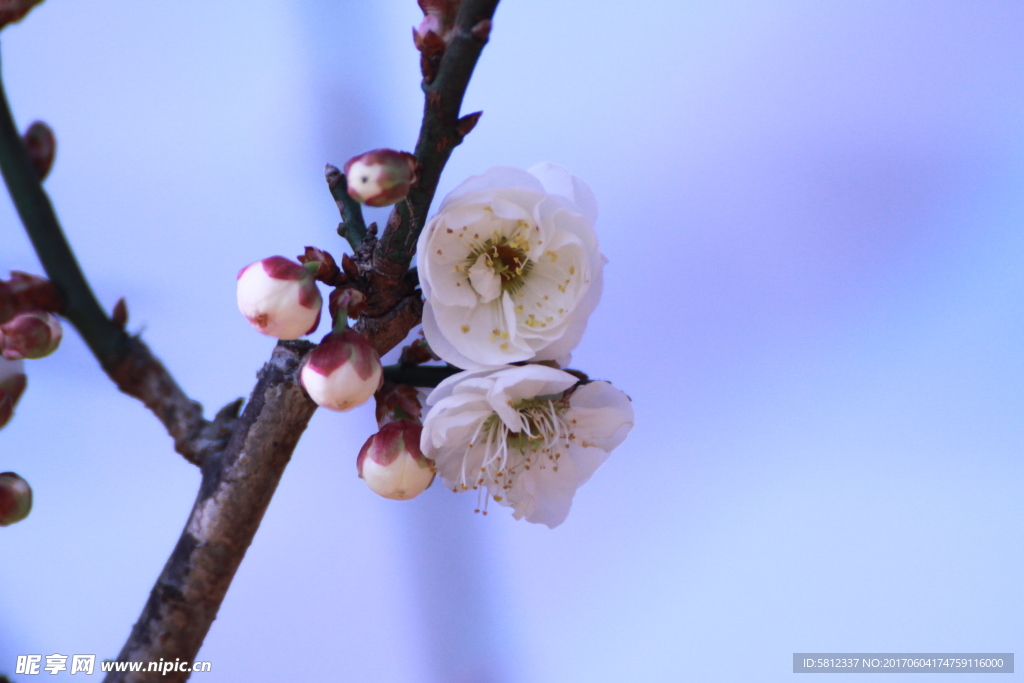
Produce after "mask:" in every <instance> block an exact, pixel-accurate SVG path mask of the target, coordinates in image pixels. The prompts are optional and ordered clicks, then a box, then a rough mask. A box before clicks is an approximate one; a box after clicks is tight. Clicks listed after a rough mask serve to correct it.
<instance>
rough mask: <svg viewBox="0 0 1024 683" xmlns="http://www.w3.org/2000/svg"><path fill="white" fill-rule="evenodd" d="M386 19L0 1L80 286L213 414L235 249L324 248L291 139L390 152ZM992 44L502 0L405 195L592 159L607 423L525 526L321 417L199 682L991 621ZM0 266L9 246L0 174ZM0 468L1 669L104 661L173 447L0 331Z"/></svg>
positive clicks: (163, 526)
mask: <svg viewBox="0 0 1024 683" xmlns="http://www.w3.org/2000/svg"><path fill="white" fill-rule="evenodd" d="M418 19H419V10H418V9H417V7H416V4H415V2H413V0H403V1H402V2H398V1H397V0H395V1H392V0H389V1H386V2H378V3H357V2H353V1H346V2H338V1H329V0H302V1H300V0H266V1H263V2H255V3H253V2H246V3H243V2H240V1H239V0H223V1H222V2H218V3H201V2H197V1H195V0H184V1H183V2H178V3H173V4H171V3H138V2H132V1H129V0H111V1H110V2H106V3H84V2H80V3H72V2H67V1H64V0H48V1H47V2H46V3H44V4H43V5H42V6H40V7H39V8H38V9H37V10H35V11H34V12H33V13H32V14H31V15H30V16H29V17H28V19H27V20H26V21H24V22H23V23H22V24H20V25H17V26H14V27H11V28H8V29H6V30H5V31H4V32H3V36H2V39H0V45H2V57H3V71H4V78H5V81H6V83H7V88H8V96H9V98H10V100H11V102H12V106H13V109H14V113H15V116H16V119H17V121H18V123H19V125H20V126H21V127H22V128H24V127H26V126H27V125H28V124H29V123H30V122H31V121H32V120H34V119H36V118H41V119H44V120H46V121H47V122H48V123H50V124H51V125H52V127H53V128H54V130H55V131H56V134H57V139H58V152H57V161H56V165H55V167H54V170H53V172H52V174H51V177H50V178H49V180H48V181H47V188H48V190H49V191H50V193H51V196H52V198H53V201H54V204H55V205H56V208H57V210H58V212H59V215H60V216H61V219H62V221H63V224H64V226H65V229H66V232H67V234H68V236H69V238H70V240H71V242H72V244H73V245H74V247H75V249H76V251H77V253H78V256H79V259H80V260H81V262H82V265H83V267H84V269H85V271H86V273H87V274H88V275H89V277H90V279H91V281H92V283H93V285H94V288H95V290H96V292H97V294H98V296H99V298H100V299H101V301H102V302H103V304H104V305H105V306H106V307H108V308H109V307H112V306H113V304H114V302H115V301H116V300H117V299H118V297H120V296H125V297H126V299H127V301H128V308H129V312H130V316H131V317H130V322H129V328H130V329H131V330H133V331H139V330H141V331H142V332H143V336H144V338H145V339H146V340H147V342H148V343H149V344H150V346H151V347H152V349H153V350H154V351H155V352H156V353H157V354H158V355H159V356H160V357H161V358H162V359H163V360H164V361H165V363H166V364H167V365H168V367H169V368H170V369H171V370H172V372H173V373H174V374H175V375H176V377H177V378H178V380H179V382H180V383H181V384H182V385H183V386H184V387H185V389H186V390H187V391H188V392H189V393H190V394H191V395H192V396H193V397H194V398H196V399H198V400H200V401H202V402H203V404H204V405H205V406H206V407H207V409H208V410H210V411H212V410H214V409H216V408H217V407H219V406H221V405H223V404H224V403H226V402H228V401H230V400H233V399H234V398H236V397H238V396H243V395H248V392H249V390H250V389H251V387H252V384H253V382H254V375H255V372H256V370H257V369H258V368H259V367H260V365H261V364H262V363H263V362H264V361H265V360H266V358H267V357H268V356H269V353H270V349H271V347H272V345H273V341H272V340H270V339H267V338H264V337H261V336H259V335H257V334H255V333H253V332H252V331H251V330H250V329H249V327H248V325H247V324H246V322H245V321H244V320H243V319H242V317H241V316H240V315H239V314H238V312H237V309H236V307H235V294H234V276H235V273H236V272H237V270H238V269H239V268H240V267H241V266H243V265H245V264H247V263H250V262H252V261H254V260H256V259H259V258H262V257H264V256H269V255H272V254H283V255H286V256H294V255H296V254H298V253H300V252H301V251H302V248H303V247H304V246H306V245H307V244H312V245H317V246H320V247H322V248H325V249H328V250H330V251H332V252H334V253H335V255H340V252H342V251H343V250H344V243H343V242H342V241H341V240H340V238H338V237H337V236H336V235H335V234H334V227H335V225H336V224H337V221H338V218H337V213H336V210H335V207H334V205H333V202H332V200H331V199H330V196H329V194H328V192H327V189H326V187H325V184H324V182H323V176H322V169H323V164H324V163H325V162H328V161H329V162H332V163H335V164H338V165H340V164H342V163H344V161H345V160H346V159H347V158H348V157H350V156H352V155H354V154H356V153H359V152H361V151H365V150H367V149H371V148H374V147H382V146H388V147H394V148H399V149H409V148H411V147H412V146H413V144H414V142H415V137H416V132H417V130H418V126H419V117H420V112H421V107H422V102H421V93H420V91H419V87H418V83H419V74H418V67H417V54H416V52H415V51H414V49H413V47H412V41H411V38H410V30H409V27H410V26H412V25H414V24H415V23H417V22H418ZM1021 64H1024V6H1022V5H1021V4H1020V3H1017V2H1009V1H1007V2H997V1H985V2H976V3H961V2H943V1H941V0H929V1H928V2H925V1H923V0H921V1H916V2H915V1H910V0H906V1H901V2H891V1H889V0H885V1H877V2H872V1H868V0H858V1H857V2H831V3H818V2H809V1H808V2H797V1H795V0H787V1H786V2H778V3H758V2H723V1H720V0H719V1H715V2H710V1H707V2H679V3H676V2H659V3H648V4H646V5H635V6H629V5H623V4H622V3H613V2H603V1H597V2H587V3H582V2H579V3H570V2H563V3H550V2H543V1H542V0H507V1H506V2H505V3H503V4H502V6H500V7H499V9H498V13H497V16H496V18H495V27H494V30H493V32H492V40H491V43H490V45H489V46H488V47H487V48H486V50H485V51H484V54H483V58H482V60H481V62H480V64H479V67H478V69H477V72H476V74H475V76H474V79H473V82H472V84H471V86H470V90H469V93H468V94H467V98H466V103H465V109H464V111H466V112H469V111H475V110H479V109H482V110H483V111H484V116H483V118H482V119H481V122H480V124H479V125H478V127H477V129H476V130H474V131H473V133H472V134H471V135H470V136H469V137H468V138H467V140H466V142H465V143H464V145H463V146H462V147H461V148H459V149H458V150H456V152H455V154H454V156H453V158H452V161H451V163H450V164H449V166H448V169H447V171H446V173H445V176H444V178H443V180H442V185H441V188H440V193H439V197H440V196H443V194H444V193H445V192H447V191H448V190H450V189H451V188H453V187H454V186H455V185H457V184H458V183H459V182H461V181H462V180H463V179H464V178H465V177H467V176H468V175H471V174H475V173H480V172H482V171H484V170H486V169H487V168H488V167H490V166H493V165H513V166H521V167H528V166H530V165H532V164H533V163H535V162H537V161H541V160H547V161H552V162H554V163H558V164H561V165H563V166H565V167H566V168H568V169H570V170H571V171H573V172H574V173H576V174H577V175H579V176H581V177H582V178H584V179H585V180H587V181H588V182H589V183H590V184H591V185H592V187H593V189H594V191H595V193H596V195H597V198H598V201H599V204H600V209H601V218H600V220H599V224H598V228H597V229H598V234H599V236H600V239H601V241H602V247H603V250H604V252H605V253H606V254H607V256H608V257H609V259H610V263H609V265H608V266H607V268H606V271H605V272H606V291H605V295H604V299H603V301H602V304H601V305H600V306H599V307H598V309H597V311H596V312H595V313H594V315H593V317H592V318H591V322H590V327H589V331H588V333H587V335H586V336H585V337H584V340H583V342H582V343H581V345H580V347H579V348H578V350H577V352H576V354H575V358H574V366H576V367H579V368H581V369H583V370H585V371H587V372H589V373H590V374H591V375H593V376H596V377H600V378H606V379H609V380H611V381H613V382H614V383H615V384H616V386H618V387H620V388H621V389H623V390H624V391H625V392H627V393H628V394H630V396H631V397H632V398H633V400H634V406H635V408H636V414H637V424H636V427H635V429H634V430H633V433H632V434H631V436H630V437H629V439H627V441H626V442H625V443H624V444H623V445H622V446H621V447H620V448H619V449H618V450H617V451H616V452H615V453H614V454H613V455H612V457H611V458H610V459H609V461H608V462H607V464H605V465H604V466H603V467H602V468H601V469H600V470H599V471H598V472H597V474H596V475H595V476H594V478H593V479H592V480H591V482H590V483H588V484H587V485H586V486H585V487H584V488H583V489H581V490H580V492H579V494H578V495H577V497H576V502H575V506H574V508H573V511H572V512H571V514H570V516H569V519H568V521H567V522H566V523H565V524H564V525H563V526H562V527H560V528H558V529H556V530H554V531H550V530H548V529H547V528H546V527H536V526H532V525H529V524H526V523H523V522H515V521H514V520H513V519H512V518H511V516H510V515H509V514H508V513H507V510H505V509H503V508H498V509H495V510H494V511H493V512H492V514H490V515H488V516H487V517H486V518H482V517H481V516H479V515H474V514H473V513H472V509H473V507H474V503H475V497H474V496H456V495H453V494H451V493H449V492H447V491H445V490H444V489H443V488H441V487H437V488H435V489H431V490H430V491H428V492H427V494H425V495H424V496H422V497H421V498H419V499H417V500H415V501H412V502H408V503H395V502H392V501H386V500H383V499H380V498H377V497H376V496H374V495H373V494H371V493H370V492H369V491H368V490H367V489H366V488H365V486H364V485H363V484H362V482H360V481H359V480H358V479H357V478H356V476H355V456H356V453H357V451H358V448H359V446H360V445H361V444H362V442H363V440H364V439H365V438H366V436H367V435H368V434H369V433H370V432H371V431H372V430H373V426H372V425H373V418H372V410H371V409H370V408H365V409H362V410H357V411H355V412H353V413H348V414H333V413H332V414H328V413H327V412H326V411H320V412H319V413H318V414H317V415H315V416H314V419H313V421H312V424H311V427H310V429H309V431H308V432H307V433H306V434H305V435H304V437H303V439H302V441H301V442H300V444H299V447H298V449H297V450H296V452H295V455H294V457H293V460H292V463H291V465H290V466H289V468H288V470H287V471H286V473H285V476H284V478H283V480H282V482H281V485H280V487H279V489H278V493H277V495H276V497H275V498H274V501H273V502H272V504H271V506H270V509H269V511H268V513H267V515H266V518H265V520H264V523H263V526H262V528H261V529H260V531H259V533H258V534H257V536H256V539H255V541H254V543H253V545H252V547H251V549H250V551H249V553H248V555H247V557H246V559H245V562H244V563H243V565H242V567H241V569H240V571H239V572H238V574H237V576H236V579H235V582H234V584H233V585H232V587H231V590H230V592H229V593H228V596H227V599H226V600H225V602H224V605H223V608H222V609H221V612H220V615H219V617H218V619H217V621H216V622H215V623H214V625H213V628H212V630H211V632H210V635H209V637H208V638H207V641H206V644H205V645H204V647H203V650H202V651H201V653H200V659H203V660H209V661H211V662H212V663H213V672H212V673H210V674H205V675H202V674H197V675H196V677H195V678H194V680H199V679H200V678H203V679H209V680H212V681H228V682H234V681H252V680H256V681H260V680H271V679H287V680H353V681H355V680H358V681H367V682H376V681H380V682H388V683H390V682H396V683H397V682H405V681H409V682H413V683H435V682H437V683H441V682H444V683H449V682H454V683H519V682H530V683H563V682H566V681H680V680H701V681H738V680H759V681H776V680H789V679H790V678H791V677H792V676H793V674H792V673H791V658H792V653H794V652H944V651H952V652H971V651H978V652H1022V651H1024V647H1022V645H1024V626H1022V624H1024V622H1022V621H1021V618H1020V615H1021V614H1022V613H1024V592H1022V588H1021V586H1022V583H1021V579H1020V577H1021V576H1022V575H1024V552H1022V544H1021V542H1020V535H1021V530H1022V522H1024V502H1022V484H1024V465H1022V457H1021V456H1022V454H1024V419H1022V409H1024V268H1022V265H1024V229H1022V228H1024V181H1022V178H1024V71H1022V70H1021ZM385 215H386V214H385V213H384V212H380V213H379V214H378V215H377V216H376V218H377V219H378V220H380V219H382V218H383V217H384V216H385ZM10 269H24V270H30V271H36V272H39V270H40V269H39V266H38V263H37V261H36V259H35V256H34V255H33V254H32V252H31V249H30V246H29V244H28V241H27V239H26V238H25V237H24V236H23V234H22V232H21V231H20V225H19V224H18V222H17V219H16V216H15V215H14V212H13V209H12V208H11V207H10V204H9V202H8V201H6V200H4V201H3V202H0V273H4V274H5V273H6V271H8V270H10ZM0 470H14V471H16V472H19V473H20V474H22V475H23V476H25V477H26V478H27V479H28V480H29V482H30V483H31V484H32V486H33V488H34V490H35V509H34V510H33V512H32V515H31V516H30V517H29V518H28V519H27V520H26V521H25V522H22V523H20V524H17V525H15V526H12V527H9V528H5V529H2V530H0V557H2V558H3V561H2V562H0V672H3V671H7V672H13V669H14V663H15V657H16V655H18V654H25V653H37V654H44V655H45V654H52V653H54V652H58V653H62V654H69V655H70V654H93V653H94V654H97V655H98V656H99V657H100V658H104V657H114V656H116V654H117V652H118V651H119V650H120V647H121V645H122V643H123V641H124V639H125V638H126V637H127V635H128V632H129V630H130V628H131V625H132V624H133V623H134V621H135V620H136V618H137V617H138V614H139V612H140V610H141V608H142V606H143V603H144V601H145V599H146V596H147V595H148V592H149V589H150V587H151V585H152V583H153V581H154V579H155V578H156V576H157V575H158V574H159V572H160V569H161V568H162V566H163V563H164V561H165V559H166V557H167V555H168V553H169V552H170V550H171V548H172V547H173V545H174V542H175V540H176V539H177V537H178V534H179V532H180V530H181V527H182V525H183V524H184V522H185V519H186V517H187V515H188V512H189V509H190V507H191V503H192V500H193V498H194V495H195V491H196V488H197V485H198V482H199V473H198V472H197V471H196V469H195V468H194V467H192V466H191V465H189V464H188V463H186V462H185V461H184V460H183V459H182V458H181V457H180V456H178V455H176V454H175V453H174V452H173V450H172V447H171V444H170V440H169V438H168V437H167V436H166V434H164V432H163V430H162V428H161V427H160V425H159V423H158V422H157V421H156V420H155V419H154V418H153V417H152V416H151V415H150V414H149V413H148V412H147V411H145V410H144V409H143V408H142V407H141V405H139V404H138V403H137V402H136V401H134V400H133V399H130V398H128V397H125V396H123V395H121V394H119V393H118V392H117V391H116V390H115V389H114V387H113V385H112V384H111V383H110V382H109V380H107V379H106V378H105V377H104V376H103V374H102V373H101V372H100V370H99V368H98V366H97V364H96V363H95V361H94V360H93V359H92V358H91V356H89V354H88V352H87V350H86V349H85V347H84V345H83V344H82V342H81V341H80V339H79V338H78V337H77V335H76V334H75V333H74V332H69V333H68V336H67V338H66V339H65V342H64V344H63V346H62V348H61V349H60V352H59V353H57V354H56V355H54V356H52V357H50V358H48V359H44V360H41V361H36V362H33V363H31V364H30V366H29V389H28V391H27V392H26V394H25V396H24V398H23V399H22V401H21V403H20V405H19V409H18V413H17V417H16V419H15V420H13V421H12V422H11V423H10V424H9V425H8V426H7V427H6V428H5V429H4V430H3V432H0ZM44 675H45V674H44ZM97 675H98V674H97ZM812 676H813V675H812ZM975 677H976V676H972V675H964V676H963V677H958V678H957V680H958V681H961V680H962V681H968V680H971V679H972V678H975ZM15 680H24V681H28V680H34V677H21V678H19V677H15ZM873 680H874V679H873ZM985 680H987V679H985Z"/></svg>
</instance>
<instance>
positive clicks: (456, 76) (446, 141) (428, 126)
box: [373, 0, 498, 275]
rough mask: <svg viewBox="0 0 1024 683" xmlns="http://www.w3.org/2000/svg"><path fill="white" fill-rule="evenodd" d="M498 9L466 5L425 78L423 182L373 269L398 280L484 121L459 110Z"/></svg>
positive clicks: (468, 0) (491, 3) (484, 1)
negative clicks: (438, 195)
mask: <svg viewBox="0 0 1024 683" xmlns="http://www.w3.org/2000/svg"><path fill="white" fill-rule="evenodd" d="M497 6H498V0H462V2H461V3H460V4H459V11H458V14H456V16H455V24H454V26H453V28H452V29H451V30H452V33H451V40H450V42H449V44H448V46H447V47H446V48H445V50H444V56H443V57H442V58H441V63H440V65H439V66H438V68H437V73H436V75H435V76H434V78H433V80H432V81H431V82H429V83H427V82H426V79H424V82H423V92H424V95H425V98H424V99H425V102H424V106H423V124H422V125H421V126H420V137H419V140H418V141H417V142H416V152H415V155H416V161H417V162H419V170H420V174H419V182H417V183H416V185H415V186H414V187H413V188H412V189H411V190H409V195H408V196H407V197H406V198H405V199H404V200H402V201H400V202H399V203H398V204H396V205H395V208H394V209H393V210H392V212H391V215H390V216H389V217H388V224H387V227H386V228H385V230H384V234H383V235H381V238H380V240H379V241H378V242H377V245H376V248H375V249H374V254H373V265H374V267H375V269H376V270H379V271H381V272H382V273H384V274H389V275H391V274H395V275H397V274H398V273H400V272H403V271H404V269H405V268H406V267H408V265H409V263H410V261H412V257H413V254H415V253H416V239H417V238H418V237H419V234H420V231H421V230H422V229H423V226H424V225H425V224H426V220H427V212H428V211H429V210H430V203H431V202H432V201H433V199H434V193H435V192H436V191H437V183H438V182H439V181H440V180H441V171H443V170H444V166H445V164H446V163H448V158H449V157H450V156H451V153H452V150H454V149H455V147H456V146H458V145H459V144H460V143H461V142H462V139H463V138H464V137H465V136H466V134H467V133H468V132H469V131H470V130H472V128H473V126H474V125H476V122H477V120H478V119H479V118H480V112H476V113H473V114H469V115H467V116H464V117H463V118H462V119H460V118H459V110H460V109H461V108H462V98H463V96H464V95H465V94H466V87H467V86H468V85H469V78H470V76H472V75H473V69H474V68H475V67H476V62H477V59H479V57H480V53H481V51H483V49H484V45H486V44H487V39H488V37H489V36H490V33H491V19H492V18H493V17H494V10H495V9H496V8H497Z"/></svg>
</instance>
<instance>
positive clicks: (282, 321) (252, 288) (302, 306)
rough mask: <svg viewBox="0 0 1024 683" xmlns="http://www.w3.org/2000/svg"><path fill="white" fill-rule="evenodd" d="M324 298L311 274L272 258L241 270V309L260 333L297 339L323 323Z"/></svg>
mask: <svg viewBox="0 0 1024 683" xmlns="http://www.w3.org/2000/svg"><path fill="white" fill-rule="evenodd" d="M322 305H323V299H322V298H321V297H320V290H319V289H317V287H316V280H315V279H314V278H313V276H312V275H310V273H309V271H308V270H306V269H305V268H304V267H302V266H300V265H299V264H298V263H295V262H294V261H289V260H288V259H286V258H285V257H283V256H271V257H270V258H265V259H263V260H262V261H257V262H256V263H251V264H249V265H248V266H246V267H245V268H242V270H240V271H238V310H239V311H241V312H242V315H244V316H245V317H246V319H247V320H248V321H249V324H251V325H252V326H253V327H254V328H255V329H256V330H257V331H259V332H262V333H263V334H265V335H268V336H270V337H276V338H278V339H298V338H299V337H302V336H304V335H307V334H309V333H310V332H313V331H314V330H315V329H316V328H317V325H319V324H320V309H321V307H322Z"/></svg>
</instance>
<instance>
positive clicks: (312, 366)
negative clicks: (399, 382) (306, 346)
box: [299, 330, 384, 410]
mask: <svg viewBox="0 0 1024 683" xmlns="http://www.w3.org/2000/svg"><path fill="white" fill-rule="evenodd" d="M299 380H300V381H301V382H302V386H303V387H305V389H306V392H307V393H308V394H309V397H310V398H311V399H313V401H314V402H315V403H316V404H317V405H318V406H321V407H324V408H329V409H330V410H351V409H352V408H355V407H356V406H360V405H362V404H364V403H366V402H367V401H368V400H369V399H370V397H371V396H373V394H374V393H375V392H376V391H377V389H379V388H380V385H381V383H382V382H383V381H384V369H383V368H382V367H381V365H380V358H379V357H378V356H377V352H376V351H375V350H374V348H373V347H372V346H370V343H369V342H368V341H366V339H365V338H364V337H363V335H361V334H359V333H358V332H356V331H355V330H345V331H344V332H332V333H331V334H329V335H327V336H326V337H324V339H323V341H321V342H320V345H319V346H317V347H316V348H315V349H313V350H312V351H310V353H309V355H308V356H306V360H305V361H304V362H303V364H302V370H301V371H300V372H299Z"/></svg>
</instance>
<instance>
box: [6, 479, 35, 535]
mask: <svg viewBox="0 0 1024 683" xmlns="http://www.w3.org/2000/svg"><path fill="white" fill-rule="evenodd" d="M31 511H32V487H30V486H29V485H28V482H27V481H25V480H24V479H22V478H21V477H19V476H18V475H17V474H15V473H14V472H4V473H2V474H0V526H9V525H11V524H14V523H15V522H20V521H21V520H23V519H25V518H26V517H28V513H29V512H31Z"/></svg>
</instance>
